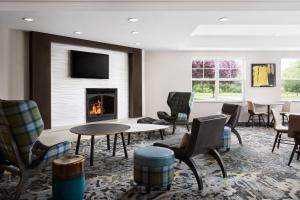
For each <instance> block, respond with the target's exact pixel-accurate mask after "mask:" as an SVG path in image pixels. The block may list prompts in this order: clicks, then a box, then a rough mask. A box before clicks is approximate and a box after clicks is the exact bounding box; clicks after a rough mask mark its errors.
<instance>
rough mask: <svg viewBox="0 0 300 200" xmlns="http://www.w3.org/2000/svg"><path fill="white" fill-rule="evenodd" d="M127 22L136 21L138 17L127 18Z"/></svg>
mask: <svg viewBox="0 0 300 200" xmlns="http://www.w3.org/2000/svg"><path fill="white" fill-rule="evenodd" d="M128 21H129V22H138V21H139V19H138V18H128Z"/></svg>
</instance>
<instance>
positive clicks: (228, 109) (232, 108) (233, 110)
mask: <svg viewBox="0 0 300 200" xmlns="http://www.w3.org/2000/svg"><path fill="white" fill-rule="evenodd" d="M241 108H242V107H241V106H240V105H236V104H229V103H224V104H223V106H222V113H223V114H226V115H230V119H229V120H228V122H227V123H226V125H227V126H229V127H231V128H235V127H236V125H237V123H238V122H239V118H240V114H241Z"/></svg>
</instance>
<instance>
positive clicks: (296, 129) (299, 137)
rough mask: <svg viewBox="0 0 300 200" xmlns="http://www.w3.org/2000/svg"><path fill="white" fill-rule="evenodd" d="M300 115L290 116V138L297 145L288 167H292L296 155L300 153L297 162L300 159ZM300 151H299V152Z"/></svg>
mask: <svg viewBox="0 0 300 200" xmlns="http://www.w3.org/2000/svg"><path fill="white" fill-rule="evenodd" d="M299 123H300V115H295V114H291V115H289V128H288V136H289V137H291V138H294V140H295V144H294V148H293V151H292V154H291V157H290V160H289V163H288V166H290V165H291V162H292V160H293V158H294V154H295V153H296V152H297V151H298V155H297V160H299V158H300V126H299ZM297 149H298V150H297Z"/></svg>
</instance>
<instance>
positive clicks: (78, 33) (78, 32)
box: [74, 31, 82, 35]
mask: <svg viewBox="0 0 300 200" xmlns="http://www.w3.org/2000/svg"><path fill="white" fill-rule="evenodd" d="M74 34H77V35H81V34H82V32H81V31H74Z"/></svg>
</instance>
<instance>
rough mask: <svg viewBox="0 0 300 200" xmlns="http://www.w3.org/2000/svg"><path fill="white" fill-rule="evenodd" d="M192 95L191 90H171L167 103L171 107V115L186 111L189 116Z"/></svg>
mask: <svg viewBox="0 0 300 200" xmlns="http://www.w3.org/2000/svg"><path fill="white" fill-rule="evenodd" d="M191 97H192V93H191V92H170V93H169V96H168V101H167V103H168V105H169V107H170V109H171V115H172V116H177V115H178V114H179V113H184V114H186V117H187V118H189V115H190V112H191V106H192V102H193V101H192V98H191ZM181 115H182V114H181Z"/></svg>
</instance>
